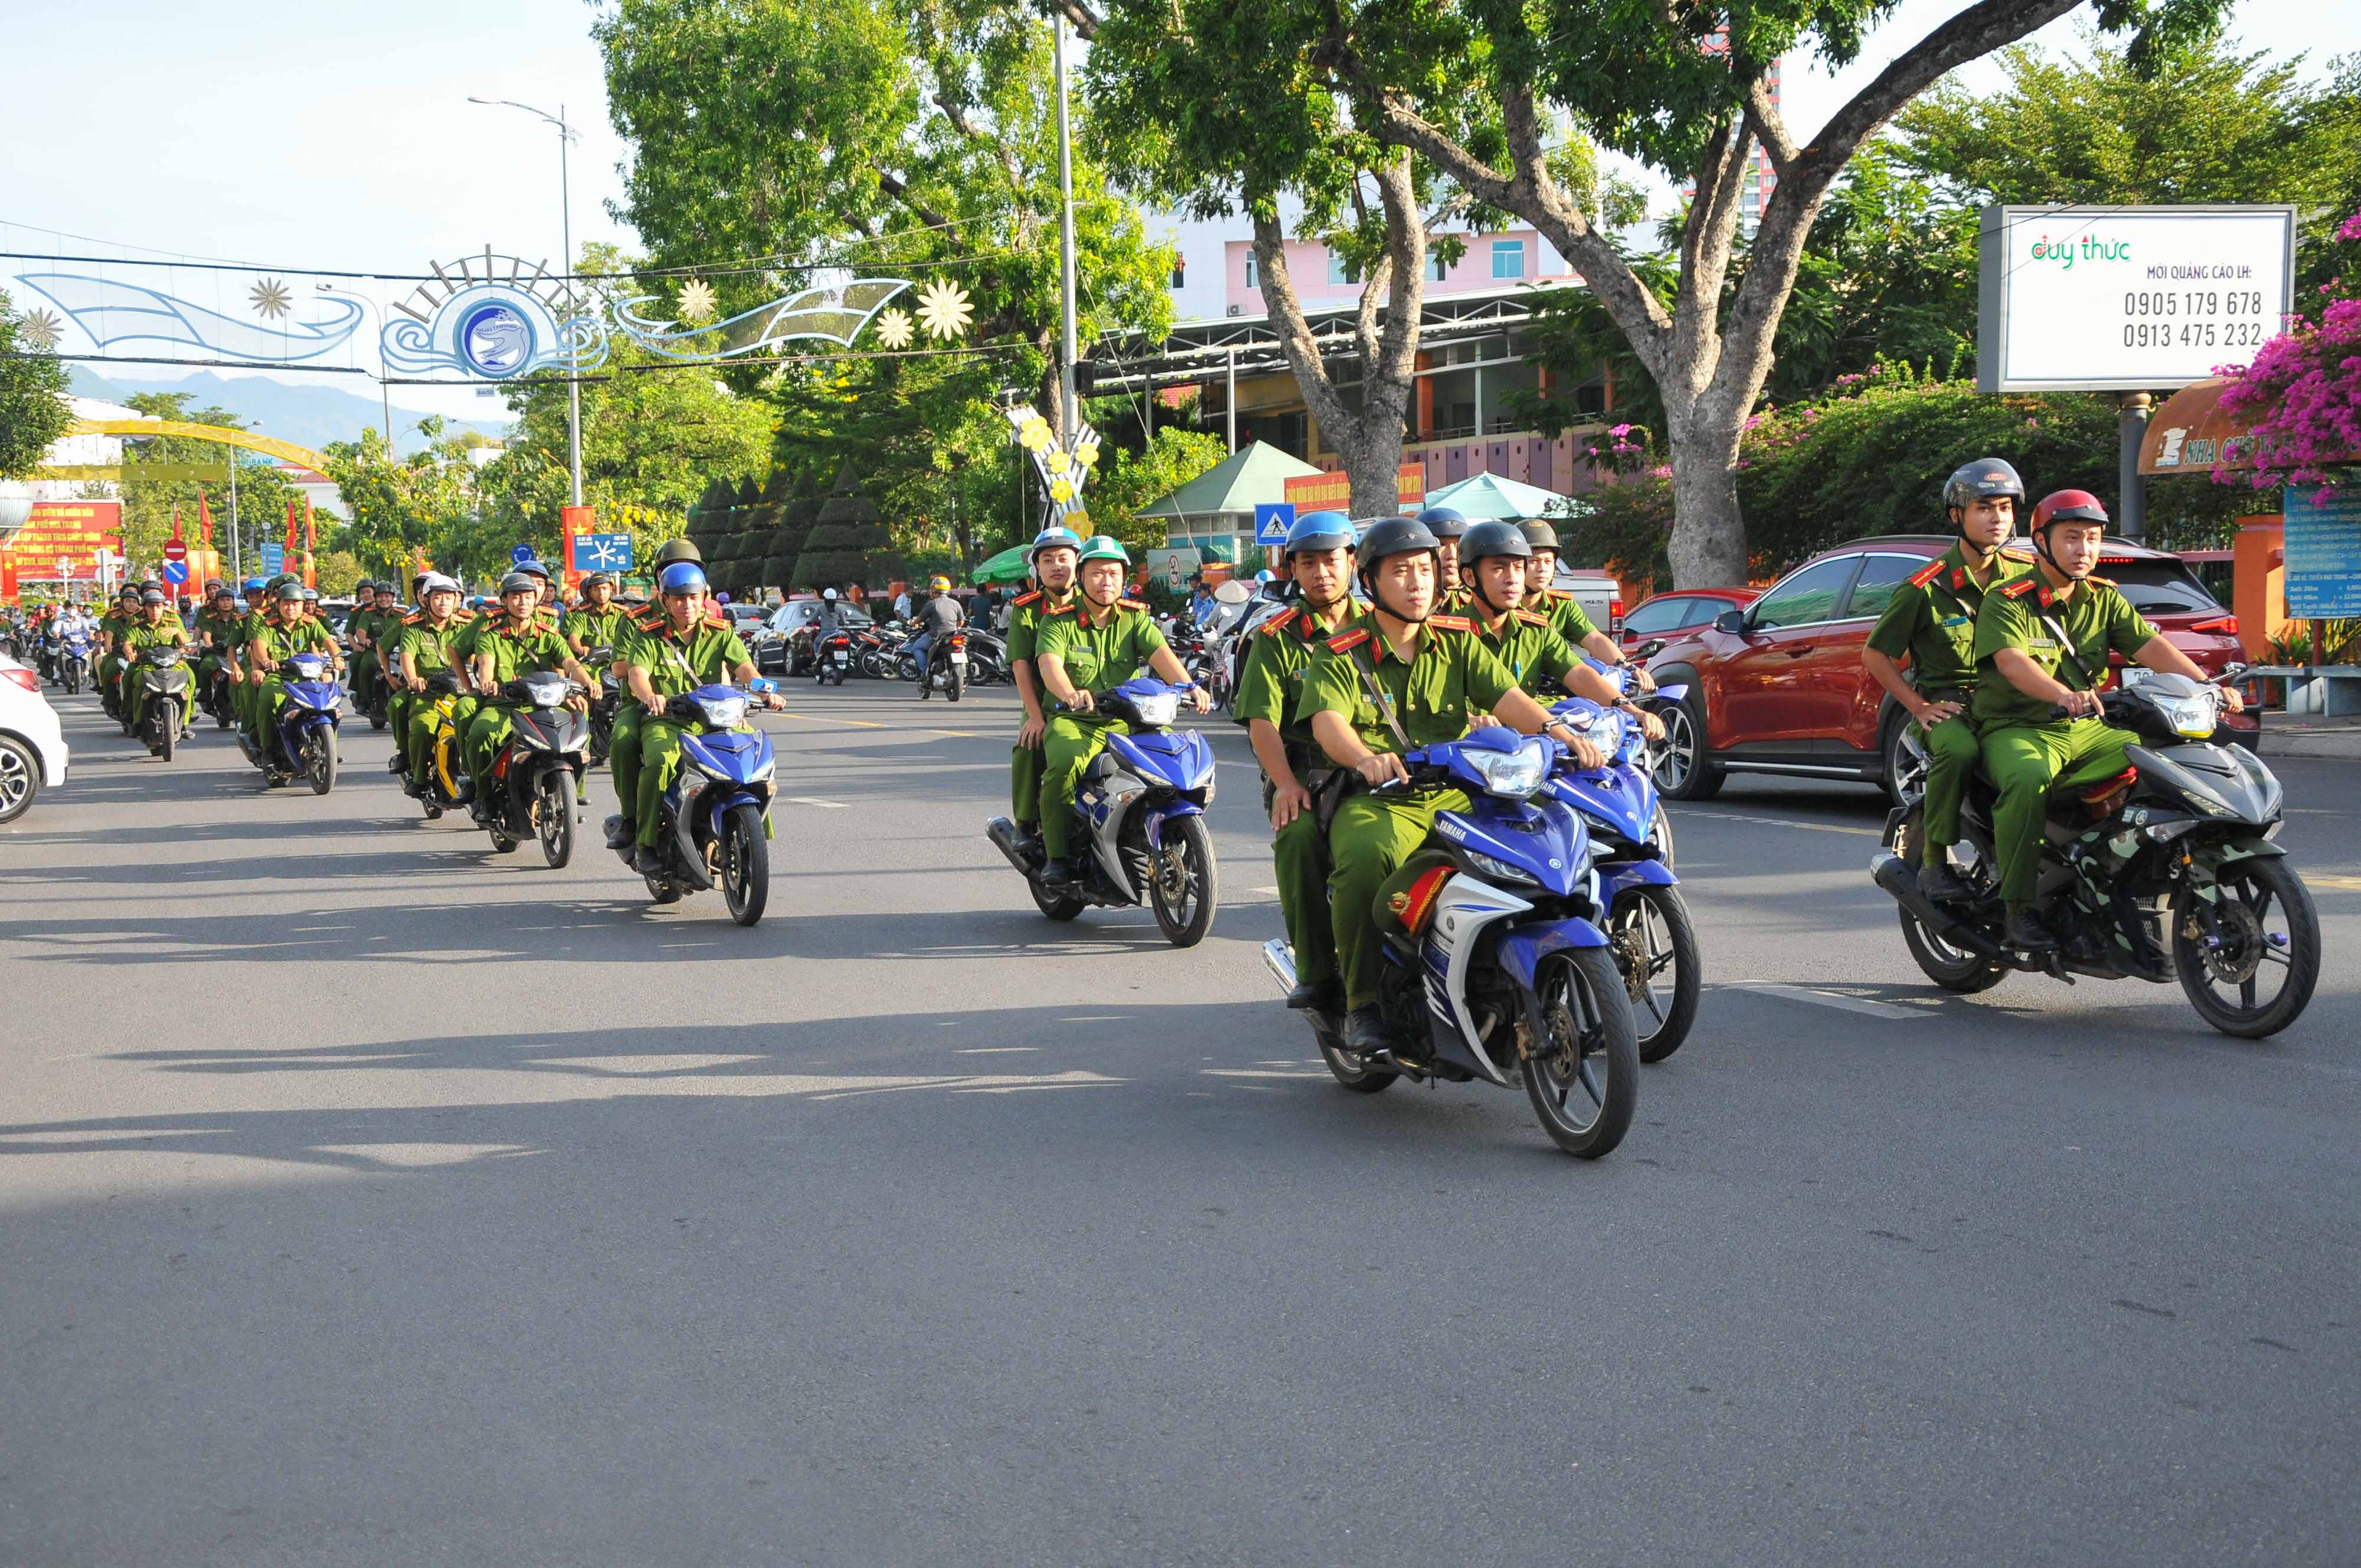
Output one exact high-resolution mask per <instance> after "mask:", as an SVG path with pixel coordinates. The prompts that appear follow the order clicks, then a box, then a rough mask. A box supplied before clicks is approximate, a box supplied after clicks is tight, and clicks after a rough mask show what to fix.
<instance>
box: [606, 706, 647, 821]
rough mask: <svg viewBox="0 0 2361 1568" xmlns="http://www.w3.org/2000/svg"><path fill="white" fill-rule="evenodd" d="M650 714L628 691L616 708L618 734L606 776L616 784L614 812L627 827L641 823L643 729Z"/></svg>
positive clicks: (610, 742) (610, 745) (612, 743)
mask: <svg viewBox="0 0 2361 1568" xmlns="http://www.w3.org/2000/svg"><path fill="white" fill-rule="evenodd" d="M647 718H648V710H647V709H646V708H645V707H642V706H641V705H640V699H639V698H637V697H635V696H631V693H630V692H629V691H626V692H625V693H624V694H623V700H622V701H620V702H619V703H617V704H616V705H615V732H614V734H613V735H611V736H610V737H609V739H608V742H607V772H608V773H609V775H610V776H612V777H613V779H614V781H615V810H616V812H617V813H618V814H619V815H620V817H622V818H623V822H624V824H625V826H627V827H628V826H629V825H631V823H633V822H635V821H637V820H638V819H639V809H640V729H641V727H642V725H644V724H645V723H646V722H647Z"/></svg>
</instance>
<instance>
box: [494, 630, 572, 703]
mask: <svg viewBox="0 0 2361 1568" xmlns="http://www.w3.org/2000/svg"><path fill="white" fill-rule="evenodd" d="M487 654H489V656H490V658H491V661H492V683H491V689H492V690H493V691H495V692H497V691H499V690H500V686H501V685H503V684H505V683H506V682H509V681H511V680H514V679H515V678H516V677H517V676H519V675H522V674H528V673H531V672H537V671H542V670H562V669H564V668H565V667H566V661H567V660H568V659H571V658H572V657H574V651H573V650H572V649H571V648H568V647H567V646H566V640H565V639H564V638H562V637H560V636H558V634H557V633H556V632H555V631H553V630H550V629H549V628H548V627H546V626H544V625H543V624H542V623H541V621H540V620H539V619H538V618H535V619H534V620H533V621H532V622H530V623H529V624H527V625H526V627H525V628H524V630H522V631H520V630H515V629H514V628H512V627H511V626H509V625H508V624H507V622H506V621H505V620H503V621H501V622H500V623H499V624H496V625H490V626H487V627H486V628H485V630H483V631H481V632H479V633H478V635H477V638H476V651H475V652H474V653H473V654H470V655H469V657H471V658H480V657H483V656H485V655H487Z"/></svg>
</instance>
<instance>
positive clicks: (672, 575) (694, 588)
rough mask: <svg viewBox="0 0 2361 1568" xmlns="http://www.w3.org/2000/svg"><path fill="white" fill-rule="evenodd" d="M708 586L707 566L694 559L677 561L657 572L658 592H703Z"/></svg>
mask: <svg viewBox="0 0 2361 1568" xmlns="http://www.w3.org/2000/svg"><path fill="white" fill-rule="evenodd" d="M708 586H709V585H708V583H707V582H706V580H705V568H704V567H702V566H700V565H697V563H696V562H694V561H675V562H674V563H673V564H672V565H669V566H666V567H665V568H664V570H663V571H661V572H658V573H657V574H656V592H658V593H660V594H697V593H703V592H704V591H705V590H706V588H707V587H708Z"/></svg>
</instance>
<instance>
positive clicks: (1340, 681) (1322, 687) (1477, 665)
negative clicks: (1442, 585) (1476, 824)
mask: <svg viewBox="0 0 2361 1568" xmlns="http://www.w3.org/2000/svg"><path fill="white" fill-rule="evenodd" d="M1365 647H1366V648H1367V653H1366V654H1365V653H1363V652H1361V651H1362V650H1363V649H1364V648H1365ZM1365 657H1366V658H1371V659H1374V661H1375V663H1376V666H1377V670H1376V674H1377V683H1378V690H1379V691H1381V692H1383V693H1384V694H1385V695H1386V696H1387V698H1388V699H1389V702H1390V704H1391V706H1392V707H1393V711H1394V718H1395V720H1396V722H1398V723H1399V724H1400V726H1401V727H1402V730H1403V732H1404V733H1405V734H1407V735H1408V736H1409V737H1410V743H1411V745H1412V746H1414V747H1415V746H1431V745H1433V744H1434V743H1435V742H1437V741H1440V740H1458V739H1459V737H1461V736H1462V735H1465V734H1466V733H1467V715H1468V713H1469V712H1470V711H1471V710H1477V711H1486V712H1488V711H1489V710H1490V709H1491V708H1492V707H1493V705H1495V704H1496V703H1498V702H1499V700H1500V699H1501V698H1502V697H1504V696H1508V695H1509V694H1510V692H1512V691H1515V690H1516V689H1517V679H1516V677H1515V676H1514V675H1511V674H1510V673H1509V667H1508V666H1507V665H1506V664H1503V663H1500V661H1499V659H1498V658H1496V657H1495V656H1494V655H1493V653H1492V651H1491V650H1490V649H1488V648H1487V647H1485V646H1484V644H1483V643H1481V642H1479V641H1477V639H1476V636H1475V628H1474V626H1473V625H1472V624H1471V623H1469V622H1467V621H1465V620H1460V619H1459V618H1458V617H1456V616H1441V615H1437V616H1429V617H1428V618H1427V620H1426V629H1425V630H1424V631H1423V632H1422V634H1421V635H1420V637H1419V640H1418V653H1417V655H1416V656H1415V657H1414V658H1412V659H1411V661H1410V663H1403V662H1402V661H1401V660H1400V659H1399V658H1397V657H1395V655H1394V652H1393V649H1392V648H1391V647H1389V646H1388V644H1387V642H1386V641H1385V639H1384V638H1382V637H1379V636H1378V635H1377V633H1376V627H1375V623H1374V621H1372V623H1371V624H1370V625H1367V626H1358V627H1355V628H1354V629H1353V630H1350V631H1345V632H1340V633H1339V634H1337V635H1336V636H1334V637H1332V638H1330V639H1329V640H1328V641H1325V642H1323V643H1322V644H1321V645H1320V651H1319V652H1316V653H1314V654H1313V655H1312V668H1311V670H1310V672H1309V673H1308V674H1306V675H1305V676H1304V681H1303V711H1304V713H1305V715H1306V716H1307V717H1309V716H1310V715H1312V714H1314V713H1318V712H1321V711H1323V710H1325V711H1327V712H1330V713H1341V714H1343V715H1344V716H1345V722H1346V723H1348V724H1350V725H1351V726H1352V727H1353V732H1354V733H1355V734H1356V735H1358V736H1359V737H1360V738H1361V744H1363V745H1364V746H1367V748H1368V749H1369V750H1370V751H1400V750H1401V749H1402V748H1401V744H1400V742H1399V741H1397V740H1395V739H1394V733H1393V730H1392V729H1390V728H1389V727H1388V725H1387V723H1386V718H1385V715H1384V714H1383V713H1382V712H1380V711H1379V709H1378V705H1377V704H1376V703H1375V702H1374V701H1372V700H1371V699H1370V696H1369V692H1368V688H1367V686H1366V685H1364V684H1363V682H1362V678H1361V674H1360V672H1361V670H1362V668H1363V667H1364V666H1363V665H1362V663H1360V661H1361V660H1362V659H1363V658H1365Z"/></svg>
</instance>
